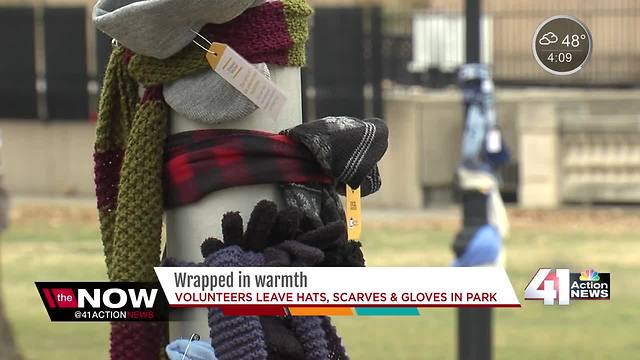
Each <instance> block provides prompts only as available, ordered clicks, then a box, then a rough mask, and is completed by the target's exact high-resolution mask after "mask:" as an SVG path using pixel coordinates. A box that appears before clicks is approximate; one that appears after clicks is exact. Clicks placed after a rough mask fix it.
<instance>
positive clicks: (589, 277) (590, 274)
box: [580, 269, 600, 281]
mask: <svg viewBox="0 0 640 360" xmlns="http://www.w3.org/2000/svg"><path fill="white" fill-rule="evenodd" d="M580 281H600V275H599V274H598V272H597V271H595V270H593V269H587V270H585V271H583V272H581V273H580Z"/></svg>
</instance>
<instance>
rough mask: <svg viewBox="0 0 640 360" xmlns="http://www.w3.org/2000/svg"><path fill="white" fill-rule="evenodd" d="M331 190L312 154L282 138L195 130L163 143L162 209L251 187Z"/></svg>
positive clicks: (328, 177) (302, 146)
mask: <svg viewBox="0 0 640 360" xmlns="http://www.w3.org/2000/svg"><path fill="white" fill-rule="evenodd" d="M288 183H298V184H308V183H316V184H332V183H333V179H332V178H331V176H329V175H327V173H326V172H325V171H324V170H323V169H322V167H321V166H320V165H319V164H318V162H317V160H316V159H315V158H314V156H313V155H312V154H311V152H310V151H309V150H308V149H307V148H306V147H305V146H304V145H302V144H300V143H297V142H295V141H294V140H292V139H291V138H289V137H287V136H286V135H280V134H272V133H267V132H261V131H252V130H197V131H189V132H184V133H179V134H175V135H172V136H170V137H169V138H168V139H167V143H166V147H165V162H164V196H165V207H167V208H172V207H176V206H181V205H186V204H190V203H193V202H196V201H198V200H200V199H202V198H203V197H205V196H206V195H207V194H209V193H211V192H214V191H217V190H221V189H225V188H229V187H235V186H243V185H254V184H288Z"/></svg>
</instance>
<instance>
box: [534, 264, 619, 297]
mask: <svg viewBox="0 0 640 360" xmlns="http://www.w3.org/2000/svg"><path fill="white" fill-rule="evenodd" d="M610 297H611V274H610V273H598V272H597V271H595V270H593V269H587V270H585V271H583V272H581V273H572V272H569V269H556V270H555V271H554V270H551V269H540V270H538V272H537V273H536V274H535V275H534V276H533V279H531V281H530V282H529V285H527V288H526V289H525V290H524V298H525V299H526V300H544V304H545V305H553V304H554V303H555V301H556V300H557V301H558V305H569V303H570V301H571V300H609V299H610Z"/></svg>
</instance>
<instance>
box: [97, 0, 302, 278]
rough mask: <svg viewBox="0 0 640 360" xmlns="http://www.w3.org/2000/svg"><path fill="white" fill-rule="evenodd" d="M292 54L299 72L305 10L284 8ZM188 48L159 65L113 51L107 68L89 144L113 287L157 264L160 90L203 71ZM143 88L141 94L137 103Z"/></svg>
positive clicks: (198, 53) (291, 0) (296, 3)
mask: <svg viewBox="0 0 640 360" xmlns="http://www.w3.org/2000/svg"><path fill="white" fill-rule="evenodd" d="M282 3H283V11H284V18H285V21H286V23H287V27H288V32H289V36H290V37H291V39H292V40H293V46H292V48H291V49H289V55H288V62H289V65H291V66H303V65H304V62H305V58H304V44H305V42H306V40H307V38H308V35H309V33H308V23H307V19H308V17H309V16H310V15H311V8H310V7H309V6H308V5H307V4H306V1H305V0H284V1H282ZM208 67H209V64H208V63H207V61H206V58H205V53H204V52H203V51H202V49H200V48H199V47H197V46H196V45H194V44H191V45H189V46H187V47H185V48H184V49H183V50H182V51H180V52H179V53H177V54H176V55H174V56H172V57H170V58H168V59H165V60H158V59H154V58H150V57H145V56H142V55H137V54H134V53H132V52H130V51H129V50H127V49H124V48H123V47H121V46H118V45H116V46H114V49H113V51H112V53H111V57H110V59H109V63H108V65H107V68H106V72H105V76H104V81H103V85H102V93H101V95H100V104H99V110H100V112H99V115H98V121H97V129H96V143H95V154H94V159H95V175H96V179H95V180H96V195H97V197H98V210H99V219H100V228H101V233H102V243H103V245H104V251H105V257H106V264H107V273H108V275H109V279H111V280H112V281H153V280H154V279H155V274H154V271H153V267H154V266H157V265H158V264H159V261H160V247H161V231H162V216H163V203H162V163H163V146H164V141H165V139H166V137H167V133H168V108H167V105H166V104H165V102H164V100H163V98H162V84H165V83H169V82H172V81H175V80H178V79H180V78H182V77H184V76H187V75H190V74H193V73H195V72H197V71H200V70H203V69H206V68H208ZM140 85H142V86H143V87H144V88H145V94H144V95H143V96H142V98H141V99H139V96H138V89H139V86H140Z"/></svg>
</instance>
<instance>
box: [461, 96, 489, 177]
mask: <svg viewBox="0 0 640 360" xmlns="http://www.w3.org/2000/svg"><path fill="white" fill-rule="evenodd" d="M486 133H487V128H486V122H485V117H484V115H483V114H482V109H481V108H480V105H478V104H472V105H469V108H468V110H467V119H466V121H465V129H464V134H463V135H462V163H463V164H464V165H465V166H466V167H468V168H472V169H476V168H477V167H478V166H479V165H481V163H482V160H481V159H480V157H481V154H482V150H483V149H482V147H483V144H484V138H485V134H486Z"/></svg>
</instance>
